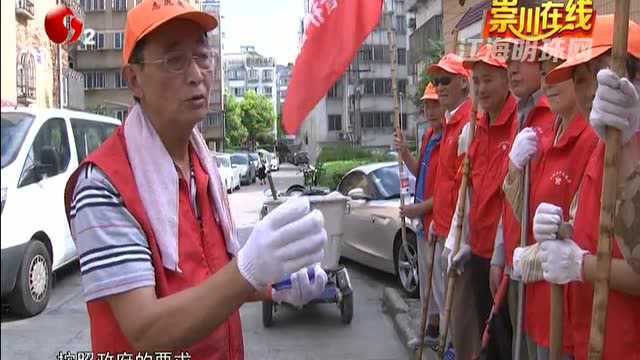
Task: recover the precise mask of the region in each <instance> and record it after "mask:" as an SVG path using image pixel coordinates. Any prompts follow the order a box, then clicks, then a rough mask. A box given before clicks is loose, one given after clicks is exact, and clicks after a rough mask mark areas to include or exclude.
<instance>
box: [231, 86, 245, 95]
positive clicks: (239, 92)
mask: <svg viewBox="0 0 640 360" xmlns="http://www.w3.org/2000/svg"><path fill="white" fill-rule="evenodd" d="M233 94H234V95H235V96H237V97H243V96H244V88H241V87H238V88H233Z"/></svg>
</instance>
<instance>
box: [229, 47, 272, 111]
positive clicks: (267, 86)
mask: <svg viewBox="0 0 640 360" xmlns="http://www.w3.org/2000/svg"><path fill="white" fill-rule="evenodd" d="M224 73H225V77H224V82H225V88H226V89H227V91H228V92H227V93H228V94H229V95H232V96H235V97H236V98H237V99H238V100H240V101H242V99H243V98H244V95H245V94H246V92H247V91H254V92H255V93H256V94H259V95H264V96H266V97H268V98H270V99H271V102H272V104H273V111H274V113H277V96H278V85H277V79H276V75H277V74H276V61H275V59H274V58H272V57H267V56H263V55H261V54H260V53H258V52H257V51H256V48H255V46H253V45H246V46H241V47H240V52H230V53H225V54H224Z"/></svg>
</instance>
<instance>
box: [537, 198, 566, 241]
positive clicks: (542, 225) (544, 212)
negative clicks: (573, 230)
mask: <svg viewBox="0 0 640 360" xmlns="http://www.w3.org/2000/svg"><path fill="white" fill-rule="evenodd" d="M561 224H562V208H560V207H557V206H555V205H553V204H548V203H540V205H538V208H537V209H536V214H535V215H534V216H533V237H534V239H536V241H538V242H542V241H547V240H556V239H557V238H558V230H560V225H561Z"/></svg>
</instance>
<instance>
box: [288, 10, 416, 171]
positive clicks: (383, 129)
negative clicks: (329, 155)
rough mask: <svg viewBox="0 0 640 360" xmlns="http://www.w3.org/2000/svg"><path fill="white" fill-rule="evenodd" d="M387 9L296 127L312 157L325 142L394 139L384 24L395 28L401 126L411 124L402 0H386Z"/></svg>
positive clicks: (374, 144) (369, 143) (383, 143)
mask: <svg viewBox="0 0 640 360" xmlns="http://www.w3.org/2000/svg"><path fill="white" fill-rule="evenodd" d="M392 1H393V2H392ZM309 5H310V4H309V1H308V0H305V14H308V13H309V10H310V7H309ZM385 9H386V12H385V14H384V15H383V16H382V17H381V21H380V23H379V25H378V26H377V27H376V28H375V30H374V31H372V32H371V34H369V36H368V37H367V39H366V40H365V42H364V44H363V45H362V47H361V48H360V50H359V52H358V55H357V56H356V57H355V58H354V60H353V62H352V63H351V65H350V66H349V68H348V69H347V71H346V72H345V74H344V75H343V76H342V77H341V78H340V79H339V80H338V81H337V82H336V83H335V84H334V85H333V87H332V88H331V89H330V90H329V92H328V93H327V95H326V96H325V98H323V99H322V100H321V101H320V102H319V103H318V105H317V106H316V107H315V108H314V109H313V111H312V112H311V113H310V114H309V116H308V117H307V119H306V120H305V123H304V124H303V126H302V127H301V129H300V132H299V134H298V138H299V139H300V140H301V142H302V147H303V149H305V150H306V151H308V153H309V155H310V158H311V160H313V159H314V158H315V156H316V155H317V153H318V152H319V150H320V148H321V147H322V146H323V145H328V144H332V143H339V142H356V143H359V144H361V145H362V146H365V147H370V148H386V149H389V148H390V146H391V145H392V143H393V131H394V98H393V93H392V83H391V54H390V46H389V37H388V33H387V28H388V26H387V25H389V26H390V27H392V28H395V34H396V41H395V42H396V53H395V56H396V60H397V65H398V67H397V81H398V83H397V85H398V92H399V94H400V99H399V101H400V108H401V111H400V112H401V114H402V115H401V119H402V124H403V129H405V130H406V131H407V133H408V134H412V133H413V132H414V130H415V107H414V106H413V104H412V103H411V101H409V100H408V90H409V88H408V80H409V71H408V66H407V65H408V61H407V60H408V59H407V54H408V52H407V49H408V44H409V37H408V36H409V34H408V31H407V24H408V20H407V15H408V8H407V6H406V2H405V1H400V0H386V1H385ZM392 9H393V13H391V10H392Z"/></svg>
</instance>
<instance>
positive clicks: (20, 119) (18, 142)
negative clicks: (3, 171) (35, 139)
mask: <svg viewBox="0 0 640 360" xmlns="http://www.w3.org/2000/svg"><path fill="white" fill-rule="evenodd" d="M32 123H33V115H29V114H24V113H2V168H4V167H5V166H7V165H9V164H11V163H12V162H13V160H15V158H16V156H17V155H18V151H19V150H20V147H21V146H22V142H23V141H24V139H25V137H26V136H27V132H28V130H29V128H30V127H31V124H32Z"/></svg>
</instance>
